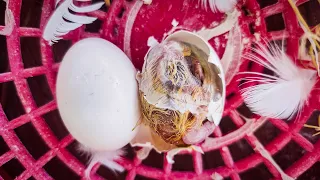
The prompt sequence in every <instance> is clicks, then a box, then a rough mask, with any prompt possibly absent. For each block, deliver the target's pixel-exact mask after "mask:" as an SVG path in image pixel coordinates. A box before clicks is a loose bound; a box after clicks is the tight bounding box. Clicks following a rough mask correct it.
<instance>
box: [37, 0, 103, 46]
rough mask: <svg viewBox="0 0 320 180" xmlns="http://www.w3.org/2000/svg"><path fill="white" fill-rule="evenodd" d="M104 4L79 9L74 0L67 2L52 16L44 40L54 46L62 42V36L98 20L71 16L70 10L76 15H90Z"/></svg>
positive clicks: (44, 33)
mask: <svg viewBox="0 0 320 180" xmlns="http://www.w3.org/2000/svg"><path fill="white" fill-rule="evenodd" d="M78 1H83V0H78ZM103 4H104V2H100V3H96V4H92V5H89V6H84V7H78V6H76V5H75V4H73V0H65V1H64V2H63V3H61V4H60V6H58V8H57V9H56V10H55V11H54V13H53V14H52V15H51V17H50V19H49V21H48V23H47V25H46V27H45V29H44V32H43V38H44V39H45V40H47V41H49V44H50V45H52V44H53V43H55V42H57V41H58V40H60V39H61V36H63V35H66V34H67V33H69V32H70V31H72V30H74V29H77V28H78V27H80V26H82V25H83V24H90V23H92V22H93V21H95V20H96V19H97V18H95V17H88V16H83V15H77V14H71V13H70V11H69V10H72V11H74V12H75V13H88V12H92V11H95V10H98V9H100V8H101V7H102V5H103ZM65 19H66V20H68V22H67V21H65Z"/></svg>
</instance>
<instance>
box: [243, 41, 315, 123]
mask: <svg viewBox="0 0 320 180" xmlns="http://www.w3.org/2000/svg"><path fill="white" fill-rule="evenodd" d="M245 57H246V58H247V59H249V60H251V61H253V62H256V63H258V64H260V65H262V66H264V67H265V68H267V69H269V70H271V71H272V72H273V73H274V75H267V74H263V73H258V72H244V73H242V74H245V75H249V76H248V77H246V78H244V80H246V81H247V82H245V83H251V82H253V83H258V84H257V85H253V86H250V87H247V88H244V89H242V90H241V93H242V96H243V99H244V102H245V103H246V104H247V105H248V107H249V108H250V109H251V110H252V112H254V113H256V114H259V115H261V116H265V117H269V118H277V119H288V118H289V119H290V118H292V117H293V116H294V115H295V114H296V113H297V112H300V111H301V109H302V107H303V105H304V104H305V101H306V100H307V98H308V96H309V94H310V92H311V90H312V88H313V86H314V85H315V83H316V78H315V77H316V76H315V75H316V72H315V71H313V70H309V69H302V68H300V67H298V66H296V65H295V64H294V63H293V61H292V60H291V59H290V57H289V56H288V55H287V54H286V53H285V52H284V48H283V47H282V48H281V49H280V47H278V46H276V45H270V46H269V49H268V48H266V47H265V46H263V45H262V44H260V43H258V44H257V47H255V48H252V52H251V53H248V54H247V55H245ZM245 83H244V84H245Z"/></svg>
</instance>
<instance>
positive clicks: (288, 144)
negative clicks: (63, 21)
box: [0, 0, 320, 180]
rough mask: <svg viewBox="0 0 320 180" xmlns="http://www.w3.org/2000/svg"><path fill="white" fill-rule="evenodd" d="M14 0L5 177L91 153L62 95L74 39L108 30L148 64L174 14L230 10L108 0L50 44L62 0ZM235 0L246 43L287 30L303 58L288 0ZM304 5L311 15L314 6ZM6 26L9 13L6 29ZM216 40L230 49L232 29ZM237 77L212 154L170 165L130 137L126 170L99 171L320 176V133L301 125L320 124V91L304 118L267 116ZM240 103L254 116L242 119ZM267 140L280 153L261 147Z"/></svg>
mask: <svg viewBox="0 0 320 180" xmlns="http://www.w3.org/2000/svg"><path fill="white" fill-rule="evenodd" d="M8 2H9V5H8V7H9V9H11V11H12V13H13V16H14V20H15V23H14V25H13V31H12V33H11V34H10V35H8V36H0V44H1V46H0V47H1V49H2V50H1V51H2V52H1V54H0V57H1V59H0V98H1V99H0V102H1V104H0V135H1V137H0V179H6V180H7V179H19V180H26V179H38V180H46V179H81V178H83V176H84V170H85V168H86V165H85V163H86V157H83V156H81V155H80V154H79V153H78V152H77V151H76V148H75V147H76V143H77V142H75V141H74V139H73V138H72V136H71V135H69V133H68V132H67V130H66V129H65V127H64V126H63V123H62V121H61V118H60V116H59V113H58V111H57V104H56V102H55V81H56V75H57V70H58V68H59V62H60V61H61V60H62V57H63V54H64V53H65V52H66V50H67V49H68V47H70V45H72V44H73V43H75V42H77V41H78V40H80V39H83V38H86V37H101V38H105V39H107V40H109V41H111V42H113V43H115V44H116V45H118V46H119V47H120V48H121V49H123V50H124V52H125V53H126V54H127V55H128V57H129V58H130V59H132V61H133V63H134V65H135V66H136V67H137V68H141V66H142V64H143V57H144V54H145V53H146V51H147V50H148V47H147V43H146V42H147V39H148V37H149V36H154V37H155V38H157V39H161V38H162V36H163V34H164V32H167V31H169V30H170V29H171V28H172V25H171V21H172V20H173V19H176V20H177V21H178V22H179V25H180V26H182V27H183V28H184V29H187V30H191V31H193V30H198V29H200V28H201V27H203V26H206V27H210V26H214V24H215V23H217V22H220V21H221V20H222V19H223V14H220V13H212V12H210V11H203V10H201V8H199V6H198V4H197V1H196V0H171V1H169V0H167V1H163V0H153V2H152V4H151V5H150V6H147V5H143V3H142V1H140V0H113V1H112V4H111V6H110V7H109V8H106V7H103V8H102V9H101V10H99V11H96V12H93V13H91V14H90V15H92V16H95V17H97V18H98V20H97V21H96V22H95V23H93V24H91V25H88V26H86V27H81V28H79V29H77V30H76V31H73V32H71V33H69V34H68V35H67V36H65V37H64V39H63V40H61V41H60V42H59V43H57V44H55V45H54V46H53V47H51V46H49V45H48V43H47V42H46V41H45V40H43V39H42V38H41V36H42V30H43V28H44V26H45V24H46V22H47V20H48V18H49V16H50V14H51V13H52V12H53V10H54V3H55V2H54V0H43V2H42V1H40V0H33V1H31V0H30V1H29V0H23V1H22V0H8ZM315 2H316V1H308V0H298V1H297V5H298V6H299V7H300V8H301V11H302V12H304V11H303V9H306V8H310V7H311V8H313V7H312V6H319V5H318V4H317V3H315ZM30 4H32V5H33V6H31V5H30ZM308 6H310V7H308ZM31 7H32V8H34V9H31V10H30V8H31ZM4 8H5V3H4V2H1V9H4ZM41 8H42V9H41ZM237 8H239V10H241V12H242V14H241V16H240V17H239V20H240V27H241V31H242V33H243V37H244V38H247V40H249V41H248V42H249V44H248V47H249V46H251V43H252V42H253V41H255V39H256V37H257V35H258V36H260V37H264V38H266V39H267V40H269V41H274V42H277V41H278V40H280V41H281V40H282V38H283V36H284V38H285V42H286V51H287V53H288V54H289V55H290V56H291V57H292V58H293V59H295V60H297V56H298V43H299V39H300V37H301V36H302V34H303V31H302V30H301V28H300V27H299V25H298V22H297V19H296V16H295V14H294V12H293V11H292V9H291V7H290V5H289V3H288V2H287V0H278V1H277V0H264V1H263V0H246V1H245V2H240V3H239V5H238V7H237ZM0 11H2V10H0ZM318 11H319V9H318ZM305 12H308V14H305V15H306V16H312V17H313V16H314V15H313V14H312V13H311V12H309V11H305ZM1 13H2V12H1ZM30 14H31V15H30ZM0 17H3V14H2V15H1V16H0ZM40 17H41V18H40ZM318 18H319V17H318ZM34 19H37V20H39V22H40V23H39V22H37V20H34ZM311 19H312V18H311ZM32 20H33V21H32ZM314 25H315V24H314ZM311 26H312V25H311ZM3 28H4V22H3V20H2V19H1V21H0V30H2V29H3ZM217 42H219V43H217ZM210 43H211V44H212V46H213V47H214V49H215V50H216V51H217V52H218V54H219V55H220V56H222V55H223V53H224V49H225V44H226V38H225V36H224V35H222V36H219V37H217V38H216V39H212V40H210ZM6 50H7V51H6ZM245 51H246V49H245ZM297 62H298V61H297ZM244 70H254V71H263V68H262V67H260V66H257V65H255V64H251V63H249V62H247V61H246V60H243V63H242V65H241V67H240V71H244ZM237 79H239V78H238V77H237V76H236V77H235V78H234V79H233V80H232V82H231V83H230V85H229V86H228V87H227V95H228V100H227V103H226V107H225V112H224V118H223V120H222V123H221V125H220V127H218V128H217V129H216V130H215V131H214V133H213V135H211V137H215V138H213V139H211V141H209V142H207V143H206V144H202V148H203V150H204V151H205V154H204V155H202V154H200V153H198V152H193V153H191V154H190V153H187V152H186V153H182V154H180V155H177V156H176V157H175V162H176V163H175V164H173V165H171V164H169V163H168V162H167V161H166V158H164V156H163V155H160V154H157V153H155V152H151V154H150V155H149V157H148V158H147V159H146V160H144V161H141V160H139V159H138V157H136V155H135V154H134V150H133V149H132V148H130V147H129V146H128V147H127V150H128V155H127V156H126V157H125V158H124V159H123V160H121V161H120V162H119V163H120V164H121V165H123V166H124V167H125V169H126V172H125V173H123V174H118V175H117V174H113V173H111V172H110V171H109V170H107V169H106V168H105V167H103V166H100V165H99V164H97V165H96V166H95V167H94V168H93V172H92V173H91V174H92V175H91V176H92V179H128V180H130V179H212V175H217V174H219V175H221V176H222V177H224V178H226V179H233V180H237V179H249V180H250V179H258V178H259V179H281V175H282V172H281V170H280V168H281V169H283V170H284V172H285V173H286V174H287V175H288V176H290V177H292V178H298V179H320V176H319V173H318V172H317V171H319V170H320V163H319V160H320V159H319V158H320V141H319V138H318V137H312V134H313V130H311V129H306V128H304V127H303V125H304V124H306V123H307V124H311V125H317V117H318V115H319V114H320V113H319V111H318V110H319V109H320V103H319V98H320V97H319V92H318V91H317V90H314V91H312V94H311V96H310V99H309V102H308V104H307V105H306V106H305V108H304V109H303V111H302V113H301V116H299V118H297V119H294V120H291V121H289V122H287V121H283V120H276V119H268V120H266V119H261V118H259V117H257V116H254V115H252V114H251V113H250V111H249V110H248V109H247V108H246V106H245V105H244V104H243V100H242V98H241V96H240V94H239V87H238V85H239V82H238V81H237ZM317 86H319V83H318V84H317ZM239 113H240V114H243V115H245V116H247V117H250V118H252V120H250V121H244V119H243V118H241V117H240V115H239ZM264 150H267V151H268V152H269V153H270V154H271V156H272V157H273V159H274V161H275V162H272V161H270V160H269V159H267V158H266V157H265V155H263V152H264Z"/></svg>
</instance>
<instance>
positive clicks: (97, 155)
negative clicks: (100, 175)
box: [78, 144, 125, 179]
mask: <svg viewBox="0 0 320 180" xmlns="http://www.w3.org/2000/svg"><path fill="white" fill-rule="evenodd" d="M78 150H79V151H80V152H82V153H85V154H87V155H88V156H89V157H90V158H89V162H88V166H87V168H86V170H85V176H86V178H87V179H90V172H91V170H92V168H93V166H94V165H95V164H97V163H101V164H103V165H105V166H106V167H108V168H109V169H110V170H112V171H118V172H123V171H124V168H123V167H122V166H121V165H120V164H118V163H117V162H115V161H116V160H120V159H121V158H122V157H121V156H123V155H124V154H125V152H124V150H122V149H119V150H116V151H94V150H92V149H90V148H88V147H85V146H83V145H81V144H80V145H79V146H78Z"/></svg>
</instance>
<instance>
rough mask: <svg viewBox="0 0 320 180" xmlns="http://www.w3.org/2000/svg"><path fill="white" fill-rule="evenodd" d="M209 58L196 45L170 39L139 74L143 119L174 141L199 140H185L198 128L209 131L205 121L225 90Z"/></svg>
mask: <svg viewBox="0 0 320 180" xmlns="http://www.w3.org/2000/svg"><path fill="white" fill-rule="evenodd" d="M207 59H208V55H207V54H205V53H204V52H203V51H201V50H200V49H198V48H196V47H195V46H192V45H190V44H186V43H182V42H176V41H168V42H164V43H161V44H159V45H158V46H157V47H155V48H153V49H152V50H151V51H150V52H149V54H148V55H147V59H146V62H145V64H144V67H143V70H142V73H141V74H138V77H139V78H138V81H139V89H140V94H141V96H142V98H141V104H142V112H143V113H142V114H143V121H144V123H145V124H147V125H149V126H150V127H151V128H152V129H154V131H155V132H156V133H157V134H158V135H159V136H160V137H162V138H163V139H164V140H165V141H166V142H168V143H170V144H175V145H178V146H183V145H186V144H190V142H194V141H198V140H190V141H189V140H188V138H186V139H183V137H184V136H185V135H187V134H188V133H189V132H190V133H191V132H194V131H193V130H195V129H196V130H197V131H198V130H199V132H207V131H206V130H207V129H208V128H207V126H208V123H207V125H206V126H203V125H202V123H203V121H204V120H205V119H206V117H207V113H208V106H209V103H210V101H212V99H213V97H215V96H216V94H220V93H221V91H219V87H218V85H219V83H216V79H218V78H217V77H216V76H217V74H216V73H215V72H214V70H215V69H214V68H213V67H212V66H211V65H210V64H209V63H208V62H207ZM220 96H221V95H220ZM209 125H210V123H209ZM201 128H202V129H203V130H200V129H201ZM200 134H202V136H206V137H207V136H208V135H207V133H200ZM204 138H205V137H203V138H202V139H204ZM200 139H201V138H200Z"/></svg>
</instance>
